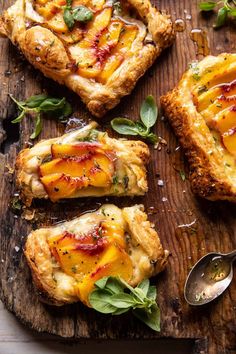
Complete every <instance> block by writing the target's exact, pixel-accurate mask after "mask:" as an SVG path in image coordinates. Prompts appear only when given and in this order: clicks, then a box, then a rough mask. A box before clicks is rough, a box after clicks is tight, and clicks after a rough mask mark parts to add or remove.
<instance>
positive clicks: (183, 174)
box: [179, 170, 186, 181]
mask: <svg viewBox="0 0 236 354" xmlns="http://www.w3.org/2000/svg"><path fill="white" fill-rule="evenodd" d="M179 174H180V177H181V179H182V181H185V180H186V175H185V172H184V171H183V170H180V171H179Z"/></svg>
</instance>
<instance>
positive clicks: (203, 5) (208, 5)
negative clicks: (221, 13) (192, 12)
mask: <svg viewBox="0 0 236 354" xmlns="http://www.w3.org/2000/svg"><path fill="white" fill-rule="evenodd" d="M216 5H217V3H216V2H214V1H207V2H200V4H199V5H198V6H199V9H200V10H202V11H212V10H213V9H214V8H215V7H216Z"/></svg>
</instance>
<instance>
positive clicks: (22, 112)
mask: <svg viewBox="0 0 236 354" xmlns="http://www.w3.org/2000/svg"><path fill="white" fill-rule="evenodd" d="M24 116H25V111H24V110H23V111H21V113H20V114H19V116H18V117H16V118H15V119H14V120H12V121H11V122H12V123H13V124H15V123H20V122H21V121H22V119H23V118H24Z"/></svg>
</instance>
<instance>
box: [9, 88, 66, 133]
mask: <svg viewBox="0 0 236 354" xmlns="http://www.w3.org/2000/svg"><path fill="white" fill-rule="evenodd" d="M10 97H11V99H12V100H13V101H14V102H15V103H16V104H17V106H18V109H19V115H18V117H17V118H15V119H14V120H13V121H12V123H20V122H21V121H22V119H23V118H24V117H25V114H27V113H30V114H32V115H33V117H34V118H35V128H34V131H33V133H32V134H31V136H30V138H31V139H35V138H37V136H38V135H39V134H40V133H41V131H42V119H41V113H47V115H49V116H51V117H53V118H56V119H59V120H60V121H61V122H65V118H66V117H68V116H69V115H70V114H71V113H72V107H71V105H70V104H69V102H67V101H66V99H65V97H63V98H54V97H50V96H48V95H46V94H40V95H35V96H31V97H30V98H28V99H27V100H26V101H17V100H16V99H15V98H14V97H13V96H12V95H10Z"/></svg>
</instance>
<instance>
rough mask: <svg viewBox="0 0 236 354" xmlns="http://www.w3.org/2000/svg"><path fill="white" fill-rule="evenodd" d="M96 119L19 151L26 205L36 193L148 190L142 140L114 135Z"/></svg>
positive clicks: (44, 195) (64, 195)
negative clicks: (126, 138)
mask: <svg viewBox="0 0 236 354" xmlns="http://www.w3.org/2000/svg"><path fill="white" fill-rule="evenodd" d="M96 126H97V124H96V123H95V122H92V123H90V124H89V125H87V126H85V127H83V128H81V129H78V130H74V131H72V132H70V133H68V134H65V135H63V136H62V137H59V138H54V139H49V140H42V141H41V142H39V143H38V144H36V145H35V146H34V147H33V148H31V149H25V150H22V151H21V152H20V154H19V155H18V157H17V161H16V177H17V185H18V187H19V188H20V190H21V194H22V196H23V199H24V201H25V203H26V204H28V205H29V204H31V201H32V199H33V198H50V199H51V200H52V201H53V202H56V201H59V200H60V199H65V198H79V197H89V196H90V197H91V196H94V197H99V196H104V195H116V196H124V195H127V196H134V195H143V194H145V192H147V179H146V168H145V164H146V163H147V162H148V160H149V149H148V147H147V145H146V144H145V143H143V142H141V141H130V140H129V141H128V140H123V139H112V138H110V137H109V136H108V135H107V133H104V132H99V131H98V130H96V129H95V127H96Z"/></svg>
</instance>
